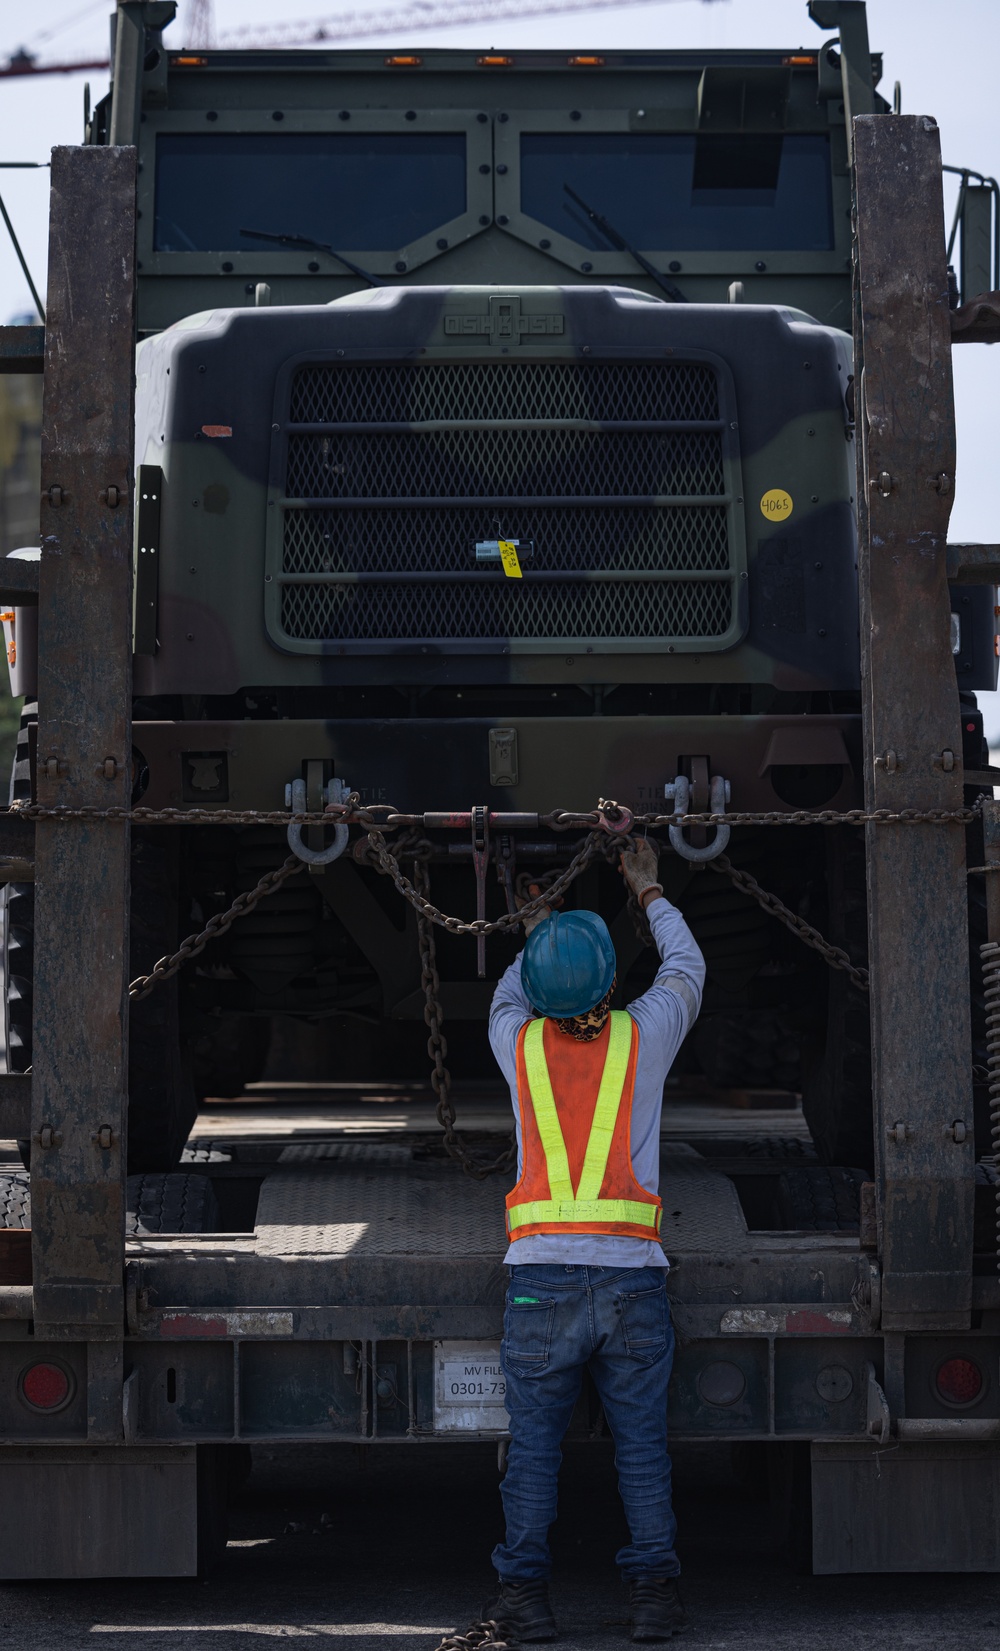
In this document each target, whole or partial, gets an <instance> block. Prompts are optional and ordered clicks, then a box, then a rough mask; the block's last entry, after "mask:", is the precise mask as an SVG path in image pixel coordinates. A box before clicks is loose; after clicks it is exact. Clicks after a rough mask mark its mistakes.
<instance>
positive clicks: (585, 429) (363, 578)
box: [268, 360, 741, 653]
mask: <svg viewBox="0 0 1000 1651" xmlns="http://www.w3.org/2000/svg"><path fill="white" fill-rule="evenodd" d="M722 388H723V386H722V385H721V384H720V376H719V374H718V373H717V371H716V369H715V367H714V366H712V365H710V364H707V363H702V362H697V363H672V362H670V363H654V362H648V361H631V360H630V361H614V362H607V361H603V362H602V361H596V362H593V363H580V362H575V361H572V362H571V361H561V362H540V361H528V362H506V361H504V362H499V361H484V362H457V363H450V362H449V363H428V364H426V365H416V366H409V365H404V364H401V363H398V362H394V363H385V364H381V363H379V364H373V363H364V364H360V365H353V364H350V365H348V364H344V365H342V366H340V365H337V366H334V365H317V366H308V367H303V368H300V369H299V370H298V371H297V372H296V373H295V375H294V377H293V379H292V385H291V392H290V402H289V416H288V421H287V424H286V425H285V426H284V427H283V428H281V429H280V430H279V431H278V432H277V433H276V436H275V454H274V458H275V466H274V469H273V471H272V479H273V483H274V484H275V485H276V487H277V488H278V489H279V490H280V491H281V492H282V493H283V499H282V504H281V511H280V522H281V525H280V529H279V528H278V523H277V522H276V523H275V527H274V529H273V530H272V537H271V540H270V543H269V573H270V575H271V584H270V589H269V597H268V626H269V629H270V631H271V634H272V635H273V636H274V639H275V640H276V641H278V642H279V643H280V644H284V645H286V646H288V645H290V646H291V647H292V649H293V650H294V651H305V652H319V651H322V649H323V646H324V644H327V645H329V644H337V645H338V652H340V651H358V650H363V651H372V650H373V649H375V650H376V651H377V650H378V648H379V647H380V646H381V647H383V648H385V647H388V646H390V645H397V646H398V645H399V644H400V643H404V644H405V643H407V642H411V643H415V644H421V643H432V644H436V645H437V646H438V647H440V646H441V645H442V644H444V645H446V646H447V647H448V651H450V652H455V653H459V652H462V651H463V649H465V650H468V649H470V648H471V649H473V650H475V651H483V650H485V651H490V652H497V651H503V650H504V649H505V648H506V647H507V646H508V645H513V646H514V647H517V646H518V645H520V646H521V647H522V648H527V649H528V650H529V651H534V652H546V651H550V650H553V649H559V648H562V647H564V646H568V645H570V644H574V645H578V644H586V645H588V646H591V647H593V648H594V651H598V650H601V651H612V652H623V651H644V652H649V650H650V645H651V644H652V645H654V646H655V647H657V648H658V647H660V646H668V645H671V644H676V643H678V642H680V643H681V644H682V645H684V646H685V647H686V648H687V649H692V648H694V647H695V646H699V647H706V648H716V649H717V648H720V647H727V646H731V645H732V643H733V642H734V641H735V640H736V639H737V628H738V623H739V622H738V618H737V603H736V600H735V584H736V580H737V578H738V576H739V571H740V569H739V568H738V567H737V562H738V561H740V560H741V558H740V557H738V556H737V554H736V552H735V549H734V532H733V522H734V515H735V513H734V510H733V502H734V494H735V493H736V491H737V486H736V485H735V484H734V480H733V474H732V472H733V469H734V466H735V458H734V454H733V451H732V442H731V440H730V438H729V434H728V421H727V419H726V418H725V417H724V409H723V407H722V405H721V401H720V391H721V390H722ZM270 514H272V513H271V512H269V515H270ZM273 514H274V515H275V516H277V515H278V514H279V513H278V512H277V511H275V512H274V513H273ZM496 538H514V539H518V540H520V541H521V543H522V546H527V545H529V544H530V545H531V546H532V547H533V550H532V552H530V553H529V552H527V551H525V552H524V553H523V555H522V568H523V573H524V577H523V578H522V579H521V580H510V579H506V578H505V577H504V575H503V573H502V571H501V570H500V569H499V568H498V567H496V566H495V565H492V566H491V565H489V564H486V565H477V562H476V556H475V545H476V543H477V541H481V540H484V539H496Z"/></svg>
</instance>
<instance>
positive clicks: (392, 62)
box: [385, 56, 424, 69]
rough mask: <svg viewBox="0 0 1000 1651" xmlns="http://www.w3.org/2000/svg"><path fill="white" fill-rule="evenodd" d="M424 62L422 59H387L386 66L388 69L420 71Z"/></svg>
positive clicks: (401, 57)
mask: <svg viewBox="0 0 1000 1651" xmlns="http://www.w3.org/2000/svg"><path fill="white" fill-rule="evenodd" d="M423 61H424V60H423V58H422V57H403V56H398V57H387V58H386V60H385V66H386V68H387V69H419V68H420V66H421V64H422V63H423Z"/></svg>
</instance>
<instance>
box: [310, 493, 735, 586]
mask: <svg viewBox="0 0 1000 1651" xmlns="http://www.w3.org/2000/svg"><path fill="white" fill-rule="evenodd" d="M487 525H489V524H487ZM482 531H483V512H482V510H479V509H470V508H469V507H468V506H467V505H466V506H459V507H452V508H450V509H449V510H435V509H426V508H425V509H419V508H417V509H413V510H398V509H388V510H364V509H361V510H289V511H287V512H286V514H285V553H284V571H285V572H286V573H382V572H384V571H386V569H387V568H391V569H392V570H393V571H395V572H398V573H420V572H424V571H426V572H428V573H466V572H469V571H471V567H472V556H471V547H472V546H473V544H474V543H475V541H476V539H477V538H479V537H480V536H481V534H482ZM504 531H505V532H506V533H509V534H510V535H511V537H512V538H515V539H521V540H529V541H532V540H533V541H534V543H535V546H536V551H537V554H536V556H535V558H534V560H532V561H527V560H526V561H525V564H524V565H525V567H526V568H529V569H534V568H544V569H546V570H548V571H551V572H554V573H563V572H568V573H575V572H586V571H587V570H588V569H593V570H595V571H598V572H603V571H606V570H611V569H614V568H618V569H620V570H621V571H622V572H623V573H637V572H641V571H642V570H643V569H645V568H669V569H678V570H680V569H683V570H691V571H699V570H702V569H704V570H710V571H712V572H716V571H719V570H721V569H723V568H726V567H728V565H729V540H728V536H727V533H726V511H725V506H724V505H691V506H689V505H682V506H679V507H678V508H676V509H666V510H658V509H656V508H655V507H644V508H642V509H630V508H628V507H624V506H609V505H600V506H591V507H584V506H579V505H570V506H565V507H563V508H559V507H556V506H553V505H543V506H534V507H532V506H528V507H525V506H521V507H519V508H517V509H510V510H507V511H505V512H504Z"/></svg>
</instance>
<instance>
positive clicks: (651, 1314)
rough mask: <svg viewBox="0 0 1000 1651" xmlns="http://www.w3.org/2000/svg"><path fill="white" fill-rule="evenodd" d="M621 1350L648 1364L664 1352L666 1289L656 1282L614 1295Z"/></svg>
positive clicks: (665, 1340) (666, 1308)
mask: <svg viewBox="0 0 1000 1651" xmlns="http://www.w3.org/2000/svg"><path fill="white" fill-rule="evenodd" d="M618 1304H619V1310H620V1312H621V1321H622V1334H623V1335H624V1337H625V1351H626V1353H628V1355H629V1357H630V1358H633V1359H637V1360H638V1361H639V1362H640V1363H642V1364H652V1362H653V1360H654V1359H656V1358H659V1357H660V1355H661V1354H662V1353H664V1352H665V1351H666V1346H667V1329H668V1325H669V1322H670V1320H669V1308H668V1305H667V1292H666V1289H665V1288H664V1286H663V1285H662V1284H661V1285H658V1286H656V1287H655V1288H654V1289H652V1290H633V1291H630V1292H628V1293H627V1294H626V1293H624V1292H623V1293H622V1294H621V1295H620V1296H619V1297H618Z"/></svg>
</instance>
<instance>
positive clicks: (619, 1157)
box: [507, 1010, 663, 1239]
mask: <svg viewBox="0 0 1000 1651" xmlns="http://www.w3.org/2000/svg"><path fill="white" fill-rule="evenodd" d="M638 1055H639V1028H638V1026H637V1025H636V1023H635V1021H634V1020H633V1019H632V1016H631V1015H629V1014H627V1013H625V1011H623V1010H614V1011H613V1012H612V1013H611V1014H610V1015H609V1016H608V1019H607V1023H606V1024H605V1026H604V1027H603V1028H602V1030H601V1033H600V1036H599V1037H596V1038H594V1039H593V1041H592V1042H591V1043H578V1042H577V1041H576V1040H575V1039H574V1038H571V1037H567V1035H566V1033H565V1032H560V1031H559V1029H558V1027H557V1026H555V1025H554V1024H553V1023H552V1021H550V1020H529V1021H528V1022H527V1024H526V1025H525V1026H523V1027H522V1028H521V1031H520V1033H519V1035H518V1040H517V1101H518V1107H519V1108H520V1113H521V1149H522V1153H523V1164H524V1168H523V1170H522V1173H521V1179H520V1180H519V1181H518V1183H517V1186H516V1187H515V1188H514V1190H513V1191H512V1192H510V1193H508V1195H507V1232H508V1234H509V1235H510V1237H511V1239H516V1238H527V1237H529V1236H530V1235H532V1234H534V1233H614V1234H615V1235H616V1236H618V1237H622V1238H646V1239H655V1238H656V1237H657V1236H658V1235H659V1231H660V1213H661V1211H662V1208H663V1206H662V1204H661V1202H660V1200H659V1198H657V1196H656V1194H655V1193H652V1192H647V1191H646V1189H645V1187H642V1186H640V1185H639V1183H638V1181H637V1180H636V1178H635V1175H634V1174H633V1171H632V1146H631V1137H632V1096H633V1093H634V1090H635V1068H636V1061H637V1059H638Z"/></svg>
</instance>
